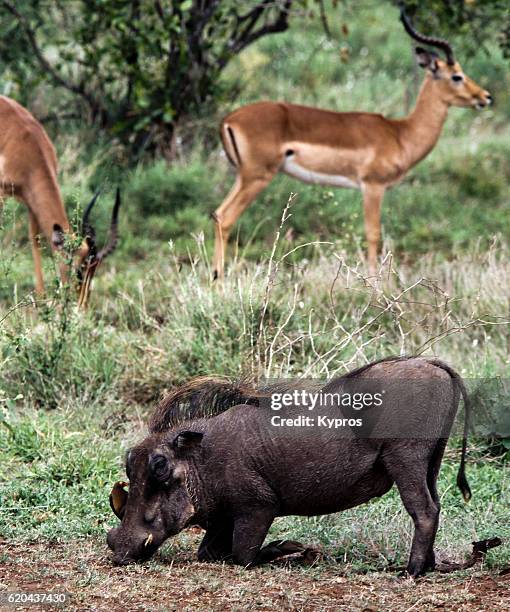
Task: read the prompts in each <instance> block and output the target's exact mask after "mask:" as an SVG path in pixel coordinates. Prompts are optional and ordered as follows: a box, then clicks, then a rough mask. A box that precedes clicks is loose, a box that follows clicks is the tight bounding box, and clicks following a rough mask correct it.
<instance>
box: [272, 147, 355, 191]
mask: <svg viewBox="0 0 510 612" xmlns="http://www.w3.org/2000/svg"><path fill="white" fill-rule="evenodd" d="M281 170H282V172H285V174H288V175H289V176H293V177H294V178H297V179H299V180H300V181H303V182H304V183H314V184H316V185H331V186H333V187H346V188H349V189H359V188H360V185H359V184H358V183H356V182H354V181H352V180H351V179H349V178H347V177H346V176H342V175H341V174H325V173H324V172H315V171H314V170H308V169H307V168H305V167H303V166H300V165H299V164H298V163H296V162H295V161H294V159H293V156H292V155H289V156H287V157H286V158H285V161H284V162H283V164H282V167H281Z"/></svg>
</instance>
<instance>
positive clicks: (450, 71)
mask: <svg viewBox="0 0 510 612" xmlns="http://www.w3.org/2000/svg"><path fill="white" fill-rule="evenodd" d="M401 19H402V22H403V24H404V27H405V29H406V31H407V33H408V34H409V35H410V36H411V37H412V38H414V39H415V40H417V41H418V42H420V43H423V44H426V45H429V46H431V47H436V48H437V49H440V50H442V51H443V52H444V54H445V58H446V61H445V60H443V59H440V58H439V56H438V55H437V54H436V53H434V52H432V51H427V50H425V49H423V48H422V47H417V48H416V56H417V59H418V63H419V65H420V66H421V67H422V68H425V69H426V75H425V79H424V81H423V84H422V86H421V89H420V93H419V95H418V99H417V101H416V106H415V108H414V110H413V111H412V112H411V114H410V115H409V116H407V117H405V118H404V119H387V118H386V117H383V116H382V115H378V114H374V113H362V112H349V113H338V112H333V111H327V110H321V109H318V108H311V107H307V106H298V105H296V104H288V103H285V102H258V103H255V104H249V105H247V106H243V107H242V108H239V109H238V110H236V111H234V112H233V113H231V114H230V115H228V116H227V117H225V119H224V120H223V122H222V124H221V139H222V142H223V147H224V149H225V152H226V154H227V157H228V158H229V160H230V161H231V163H232V164H233V165H234V166H235V167H236V170H237V178H236V182H235V184H234V186H233V188H232V190H231V191H230V193H229V194H228V195H227V197H226V198H225V200H224V201H223V202H222V204H221V206H220V207H219V208H218V209H217V210H216V211H215V212H214V213H213V218H214V220H215V251H214V272H215V277H218V276H222V275H223V268H224V258H225V246H226V243H227V241H228V236H229V233H230V231H231V229H232V226H233V225H234V223H235V222H236V220H237V219H238V218H239V216H240V215H241V213H242V212H243V211H244V210H245V209H246V208H247V207H248V206H249V205H250V203H251V202H252V201H253V200H254V199H255V197H256V196H257V194H259V193H260V192H261V191H262V189H264V187H266V185H268V184H269V182H270V181H271V180H272V178H273V177H274V176H275V174H276V173H277V172H284V173H285V174H288V175H290V176H293V177H295V178H298V179H300V180H302V181H304V182H306V183H318V184H322V185H332V186H335V187H349V188H353V189H359V190H360V191H361V193H362V196H363V209H364V216H365V232H366V237H367V242H368V265H369V271H370V273H371V274H374V273H375V269H376V261H377V249H378V244H379V238H380V235H381V203H382V200H383V197H384V193H385V191H386V189H387V188H388V187H390V186H392V185H394V184H395V183H397V182H398V181H400V180H401V179H402V178H403V177H404V175H405V174H406V172H407V171H408V170H409V169H410V168H412V167H413V166H414V165H415V164H417V163H418V162H419V161H420V160H422V159H423V158H424V157H425V156H426V155H427V154H428V153H429V152H430V151H431V150H432V149H433V147H434V146H435V144H436V142H437V140H438V138H439V135H440V133H441V129H442V127H443V124H444V122H445V120H446V116H447V114H448V109H449V108H450V106H471V107H475V108H483V107H484V106H487V105H489V104H490V103H491V96H490V94H489V92H487V91H485V90H484V89H482V88H481V87H480V86H479V85H477V84H476V83H475V82H474V81H472V80H471V79H470V78H469V77H467V76H466V75H465V74H464V73H463V71H462V68H461V67H460V65H459V64H458V62H456V61H455V58H454V56H453V51H452V48H451V46H450V44H449V43H448V42H447V41H446V40H440V39H436V38H430V37H428V36H424V35H423V34H419V33H418V32H417V31H416V30H415V29H414V28H413V27H412V26H411V24H410V22H409V20H408V19H407V17H406V15H405V14H404V13H403V12H402V13H401Z"/></svg>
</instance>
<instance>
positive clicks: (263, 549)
mask: <svg viewBox="0 0 510 612" xmlns="http://www.w3.org/2000/svg"><path fill="white" fill-rule="evenodd" d="M361 387H363V389H364V390H365V391H366V390H367V389H370V390H371V391H374V389H375V390H378V391H379V392H380V393H381V396H380V397H383V398H384V399H383V404H384V405H383V407H382V408H383V412H382V413H381V414H382V418H381V419H379V420H378V419H377V418H376V419H375V420H374V419H373V418H372V420H371V421H370V419H369V421H370V424H369V426H367V427H368V429H367V427H365V429H363V427H361V433H359V431H357V430H356V423H355V421H356V420H357V419H358V418H359V417H361V418H364V415H365V414H369V415H370V414H372V415H373V414H375V413H376V411H377V410H379V408H374V409H373V410H372V411H367V410H358V411H356V410H354V409H353V408H352V406H351V407H349V406H347V407H344V405H342V406H339V405H338V404H337V405H334V406H329V408H328V412H327V414H328V418H330V419H332V416H333V417H335V419H337V423H338V422H340V424H341V425H342V427H341V433H340V430H339V428H338V426H337V425H335V427H333V424H334V420H335V419H332V420H330V424H331V427H328V426H327V424H326V425H325V426H318V425H317V422H316V423H315V425H314V426H298V420H299V418H300V417H298V419H297V420H296V419H295V418H292V417H295V416H296V415H297V414H298V411H297V406H296V405H293V406H290V407H288V408H286V409H285V412H283V411H278V412H276V411H275V410H274V406H272V408H273V410H271V409H270V408H269V407H268V406H265V405H263V403H264V402H263V401H262V399H261V398H264V397H267V396H268V394H269V391H268V388H266V390H265V391H260V390H258V391H257V390H255V389H249V388H243V387H241V386H233V385H231V384H229V383H227V382H226V381H225V380H223V381H222V380H218V379H207V378H206V379H197V380H195V381H192V382H191V383H188V384H187V385H184V386H183V387H181V388H179V389H178V390H177V391H175V392H173V393H172V394H171V395H170V396H168V397H167V398H166V399H165V400H164V401H163V402H162V403H161V404H160V405H159V407H158V408H157V409H156V411H155V414H154V416H153V418H152V421H151V423H150V427H149V431H150V435H149V436H148V437H146V438H145V439H144V440H143V441H142V442H141V443H140V444H138V445H137V446H136V447H134V448H133V449H131V450H130V451H129V453H128V455H127V460H126V472H127V477H128V479H129V492H128V491H126V490H125V489H124V486H125V485H126V484H127V483H117V484H116V485H115V486H114V489H113V491H112V494H111V496H110V503H111V506H112V509H113V510H114V512H115V514H116V515H117V516H118V517H119V518H120V519H121V524H120V526H119V527H117V528H115V529H111V530H110V531H109V533H108V537H107V541H108V545H109V547H110V548H111V549H112V550H113V551H114V557H113V559H114V563H116V564H126V563H129V562H131V561H135V560H143V559H147V558H149V557H150V556H151V555H152V554H153V553H154V552H155V551H156V550H157V548H158V547H159V546H160V545H161V544H162V543H163V542H164V541H165V540H166V539H167V538H168V537H169V536H172V535H175V534H177V533H179V532H180V531H181V530H183V529H184V528H186V527H187V526H189V525H199V526H201V527H202V528H203V529H205V535H204V538H203V540H202V543H201V545H200V547H199V550H198V558H199V560H203V561H216V560H227V559H230V560H232V561H233V562H234V563H237V564H240V565H243V566H253V565H256V564H259V563H264V562H267V561H271V560H273V559H275V558H277V557H280V556H283V555H285V554H288V553H291V552H295V551H296V550H298V549H299V548H298V547H299V545H297V544H296V543H293V542H288V541H278V542H272V543H271V544H268V545H266V546H262V544H263V542H264V538H265V537H266V534H267V532H268V529H269V527H270V526H271V523H272V522H273V520H274V519H275V517H278V516H287V515H293V514H297V515H304V516H316V515H321V514H328V513H332V512H338V511H340V510H345V509H347V508H353V507H355V506H358V505H360V504H363V503H365V502H368V501H369V500H370V499H372V498H374V497H380V496H382V495H384V494H385V493H386V492H388V491H389V490H390V489H391V487H392V486H393V484H394V483H395V484H396V485H397V487H398V490H399V493H400V496H401V498H402V501H403V503H404V506H405V508H406V510H407V511H408V513H409V514H410V515H411V517H412V519H413V521H414V526H415V532H414V538H413V542H412V547H411V554H410V558H409V562H408V565H407V572H408V573H409V574H410V575H411V576H418V575H421V574H423V573H424V572H426V571H427V570H433V569H434V566H435V559H434V549H433V546H434V540H435V536H436V530H437V527H438V520H439V497H438V493H437V489H436V480H437V477H438V473H439V468H440V464H441V460H442V457H443V453H444V449H445V446H446V443H447V438H448V436H449V434H450V432H451V428H452V425H453V421H454V417H455V414H456V411H457V408H458V404H459V399H460V395H462V396H463V399H464V404H465V413H466V417H465V423H464V434H463V435H464V440H463V446H462V454H461V461H460V467H459V471H458V475H457V484H458V486H459V488H460V490H461V491H462V494H463V496H464V498H465V499H466V501H467V500H468V499H469V498H470V496H471V492H470V489H469V485H468V483H467V480H466V477H465V471H464V466H465V456H466V437H467V427H468V410H469V403H468V398H467V395H466V391H465V387H464V384H463V382H462V379H461V378H460V377H459V375H458V374H457V373H456V372H455V371H453V370H452V369H451V368H450V367H449V366H448V365H447V364H445V363H443V362H441V361H439V360H435V359H421V358H398V357H397V358H390V359H385V360H381V361H378V362H376V363H372V364H369V365H367V366H364V367H362V368H360V369H358V370H355V371H353V372H351V373H349V374H347V375H345V376H342V377H339V378H336V379H334V380H333V381H332V382H330V383H328V384H327V385H326V386H324V387H322V388H321V391H322V392H329V393H333V392H335V393H339V394H340V393H342V394H343V395H342V397H343V396H344V395H345V393H346V391H348V390H351V391H352V390H353V389H358V390H359V388H361ZM275 389H277V387H276V386H275V387H272V388H271V391H272V392H273V393H274V391H275ZM372 395H374V396H375V394H372ZM345 396H346V397H348V396H349V395H348V394H347V395H345ZM271 397H274V395H271ZM241 402H242V403H241ZM293 410H294V412H292V411H293ZM323 410H324V408H323ZM353 410H354V411H353ZM306 412H307V414H308V416H309V415H310V414H312V413H313V412H312V411H311V410H309V409H307V410H306ZM299 414H301V413H299ZM275 415H278V419H279V420H278V421H277V424H275V421H274V419H275ZM331 415H332V416H331ZM353 415H355V416H356V418H351V417H352V416H353ZM301 416H302V414H301ZM286 418H291V420H292V422H293V423H295V426H292V427H285V426H281V421H282V420H284V419H286ZM302 418H306V417H305V416H303V417H302ZM316 421H318V419H316ZM326 423H327V420H326ZM402 432H403V433H402Z"/></svg>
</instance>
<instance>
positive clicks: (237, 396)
mask: <svg viewBox="0 0 510 612" xmlns="http://www.w3.org/2000/svg"><path fill="white" fill-rule="evenodd" d="M406 359H409V357H385V358H384V359H380V360H378V361H374V362H372V363H369V364H366V365H364V366H361V367H360V368H357V369H356V370H352V371H351V372H347V373H346V374H344V375H342V376H339V377H338V378H335V379H334V380H333V381H331V382H330V383H329V384H338V383H339V382H341V381H342V380H347V379H349V378H352V377H353V376H357V375H358V374H361V373H362V372H364V371H365V370H368V369H369V368H371V367H372V366H374V365H375V364H377V363H382V362H385V361H403V360H406ZM314 382H315V384H313V385H312V384H311V382H310V381H303V380H286V381H278V382H276V383H275V382H271V383H261V384H259V385H253V384H252V383H248V382H247V383H243V382H242V381H241V382H240V381H234V380H232V379H229V378H227V377H218V376H197V377H196V378H193V379H192V380H190V381H189V382H187V383H185V384H184V385H181V386H180V387H177V389H175V390H174V391H171V392H170V393H169V394H168V395H167V396H166V397H164V398H163V399H162V400H161V402H160V403H159V404H158V406H156V409H155V411H154V414H153V415H152V418H151V420H150V422H149V432H150V433H161V432H164V431H167V430H168V429H171V428H172V427H176V426H177V425H180V424H181V423H183V422H184V421H189V420H192V419H200V418H209V417H213V416H216V415H218V414H220V413H222V412H225V411H226V410H228V409H229V408H232V406H236V405H237V404H251V405H252V406H259V405H260V400H261V399H263V398H265V399H267V398H268V397H270V396H271V393H275V392H277V391H280V392H282V391H287V390H291V389H295V388H303V387H312V386H314V387H315V389H314V390H316V391H318V390H320V389H321V388H322V385H321V384H320V383H319V381H314ZM329 384H328V385H326V387H324V389H326V388H327V387H328V386H329Z"/></svg>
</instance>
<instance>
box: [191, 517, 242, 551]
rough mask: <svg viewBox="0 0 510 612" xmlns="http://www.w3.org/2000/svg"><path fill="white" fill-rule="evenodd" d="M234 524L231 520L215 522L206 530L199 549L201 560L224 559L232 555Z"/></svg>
mask: <svg viewBox="0 0 510 612" xmlns="http://www.w3.org/2000/svg"><path fill="white" fill-rule="evenodd" d="M233 530H234V525H233V523H232V522H231V521H230V522H228V521H225V522H221V523H213V524H212V525H211V526H209V527H208V528H207V530H206V532H205V535H204V538H203V540H202V542H201V544H200V547H199V549H198V553H197V556H198V560H199V561H224V560H226V559H230V558H231V557H232V535H233Z"/></svg>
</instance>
